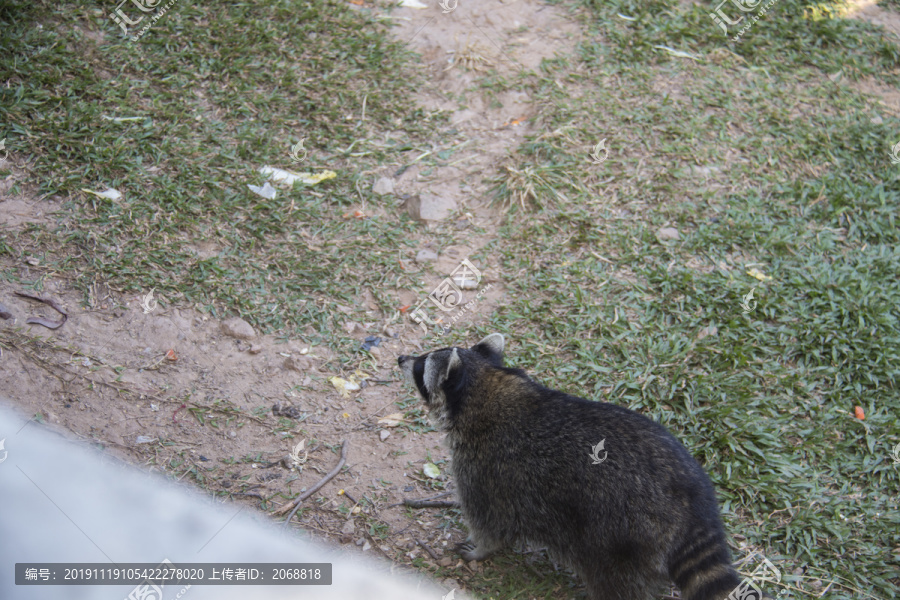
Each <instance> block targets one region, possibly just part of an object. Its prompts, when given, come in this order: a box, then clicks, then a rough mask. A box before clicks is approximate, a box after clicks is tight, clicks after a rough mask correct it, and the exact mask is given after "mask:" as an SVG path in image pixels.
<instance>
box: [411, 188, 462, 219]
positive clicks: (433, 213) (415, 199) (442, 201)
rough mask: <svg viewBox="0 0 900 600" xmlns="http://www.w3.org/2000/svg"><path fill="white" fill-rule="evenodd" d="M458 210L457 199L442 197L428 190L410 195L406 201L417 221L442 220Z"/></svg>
mask: <svg viewBox="0 0 900 600" xmlns="http://www.w3.org/2000/svg"><path fill="white" fill-rule="evenodd" d="M454 210H456V201H455V200H453V199H452V198H441V197H439V196H435V195H434V194H429V193H428V192H422V193H420V194H416V195H415V196H410V197H409V199H407V201H406V211H407V212H408V213H409V215H410V216H411V217H412V218H413V219H416V220H417V221H441V220H443V219H446V218H447V217H449V216H450V213H451V212H453V211H454Z"/></svg>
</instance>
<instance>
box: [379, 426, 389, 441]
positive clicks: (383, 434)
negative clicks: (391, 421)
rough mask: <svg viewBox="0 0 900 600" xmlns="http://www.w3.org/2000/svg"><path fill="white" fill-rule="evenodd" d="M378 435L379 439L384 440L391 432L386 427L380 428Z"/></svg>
mask: <svg viewBox="0 0 900 600" xmlns="http://www.w3.org/2000/svg"><path fill="white" fill-rule="evenodd" d="M378 437H380V438H381V441H382V442H383V441H384V440H386V439H388V438H389V437H391V432H390V431H388V430H387V429H382V430H381V433H379V434H378Z"/></svg>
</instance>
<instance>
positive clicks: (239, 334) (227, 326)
mask: <svg viewBox="0 0 900 600" xmlns="http://www.w3.org/2000/svg"><path fill="white" fill-rule="evenodd" d="M221 328H222V333H224V334H225V335H227V336H230V337H233V338H237V339H239V340H252V339H254V338H255V337H256V331H254V330H253V327H252V326H251V325H250V323H248V322H247V321H245V320H243V319H241V318H238V317H234V318H232V319H228V320H227V321H222V326H221Z"/></svg>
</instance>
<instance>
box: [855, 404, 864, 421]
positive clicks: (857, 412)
mask: <svg viewBox="0 0 900 600" xmlns="http://www.w3.org/2000/svg"><path fill="white" fill-rule="evenodd" d="M853 415H854V416H855V417H856V418H857V419H859V420H860V421H865V420H866V411H864V410H863V407H862V406H857V407H856V408H854V409H853Z"/></svg>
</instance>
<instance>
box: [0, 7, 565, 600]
mask: <svg viewBox="0 0 900 600" xmlns="http://www.w3.org/2000/svg"><path fill="white" fill-rule="evenodd" d="M375 10H378V11H380V12H385V14H390V15H391V18H392V19H394V20H395V21H396V22H397V24H398V27H397V28H395V32H396V35H397V36H398V38H399V39H403V40H408V43H409V44H410V46H411V47H412V48H413V49H414V50H416V51H417V52H419V53H421V54H422V56H423V58H424V60H423V63H422V66H421V68H423V69H425V70H427V71H428V73H429V74H430V81H431V86H430V87H429V88H428V89H424V90H422V91H421V92H420V93H419V95H418V97H417V98H416V101H417V102H419V103H420V104H421V105H423V106H424V107H426V108H428V109H441V110H446V111H449V112H451V113H452V117H451V121H452V122H453V123H454V125H455V127H456V128H457V130H458V131H459V139H460V141H461V142H462V141H466V142H467V144H466V145H465V146H464V149H465V151H464V152H462V153H461V154H459V159H458V160H456V161H455V163H454V164H451V165H450V166H447V167H442V168H440V169H438V170H436V171H434V172H432V173H431V174H430V175H428V176H427V177H426V176H424V175H422V174H421V173H420V172H419V169H418V168H416V167H413V168H411V169H409V170H408V171H407V172H406V173H405V174H404V176H403V177H402V178H401V180H400V181H399V182H398V184H397V186H396V189H395V191H396V193H397V194H398V195H399V194H405V193H416V192H420V191H429V192H431V193H436V194H439V195H442V196H445V197H452V198H454V199H455V200H456V201H457V203H458V205H459V207H460V210H459V212H460V213H469V215H468V218H469V219H470V220H472V221H474V222H475V223H476V224H477V225H479V226H480V227H483V228H484V229H486V230H487V232H488V234H487V235H484V236H482V237H481V238H477V237H472V238H468V239H467V241H466V244H467V245H466V246H456V247H452V248H445V249H444V250H443V253H442V255H441V256H440V257H439V259H438V261H437V262H436V263H434V264H433V268H431V269H430V271H429V272H430V277H431V281H430V283H434V284H436V283H437V282H438V281H439V280H440V279H441V278H443V277H444V276H446V273H448V272H450V271H451V270H452V269H453V268H454V267H455V266H456V265H457V264H458V263H459V261H460V260H461V259H462V258H464V257H466V256H468V255H469V254H471V253H472V252H474V251H476V250H478V249H479V248H481V247H483V246H484V245H485V244H486V243H487V242H488V241H489V240H491V239H492V238H493V237H495V235H494V234H495V232H496V228H497V225H498V223H499V215H498V214H497V212H496V211H495V210H493V209H492V208H491V207H490V206H488V205H487V203H486V201H485V200H484V199H485V198H486V197H487V186H488V183H487V182H486V179H488V178H489V177H490V176H491V174H493V173H496V172H497V170H498V169H499V168H500V166H501V165H502V163H503V160H504V158H505V156H506V154H507V153H508V152H511V151H512V150H514V149H515V148H516V147H517V146H518V145H519V143H520V142H521V140H522V139H523V137H524V136H525V135H526V134H527V133H529V132H531V130H532V129H531V127H532V126H531V124H530V121H529V119H531V118H532V117H534V116H536V115H537V114H538V113H539V111H540V107H538V106H535V105H534V104H532V102H531V99H530V98H529V97H528V96H527V94H526V93H525V92H521V91H512V90H507V91H502V92H500V93H498V94H496V95H495V96H490V97H488V96H486V95H485V93H484V92H482V91H481V90H479V88H478V84H479V82H480V81H481V79H482V78H483V77H484V76H485V73H486V71H485V70H484V67H489V66H494V67H496V68H497V69H498V70H499V71H500V73H501V74H504V75H509V76H511V75H512V74H514V73H515V71H517V70H520V69H522V68H528V69H533V68H535V67H537V66H538V64H539V63H540V61H541V59H543V58H552V57H553V56H554V53H567V52H570V51H571V49H572V48H573V47H574V44H575V41H576V40H577V37H578V35H579V30H578V28H577V27H576V26H574V25H573V24H572V23H571V22H569V21H567V20H566V19H565V17H564V16H563V15H562V14H561V12H560V11H559V10H558V9H556V8H554V7H551V6H547V5H544V4H541V3H540V2H537V1H535V0H518V1H513V2H500V1H497V0H492V1H485V2H482V3H479V4H478V5H477V6H475V3H471V2H467V3H460V5H459V6H458V8H456V9H455V10H454V11H453V12H451V13H449V14H442V13H441V10H440V8H439V7H436V6H435V7H431V8H429V9H427V10H416V9H412V8H402V9H399V10H393V11H391V12H389V13H388V12H387V11H383V10H382V9H375ZM8 160H9V161H10V163H11V164H13V165H14V170H13V173H12V175H10V176H9V177H8V178H7V179H6V180H5V181H0V222H3V223H5V224H6V230H5V231H6V233H7V234H9V238H8V239H10V240H16V239H17V236H18V235H19V234H21V233H22V232H23V231H24V230H25V228H26V227H27V226H29V224H34V223H43V224H48V225H51V224H52V223H53V222H54V221H55V220H57V219H63V218H65V217H64V215H54V211H55V210H57V209H58V207H59V206H60V201H61V200H60V199H59V198H45V199H37V198H38V196H37V194H36V192H35V190H36V187H37V186H36V182H34V181H32V180H30V179H29V174H28V171H27V169H26V168H25V167H26V166H27V165H24V164H20V163H19V162H17V157H16V156H10V157H9V159H8ZM10 163H7V166H9V164H10ZM392 170H393V169H392ZM387 174H389V171H388V170H386V171H385V173H383V174H382V175H387ZM376 178H377V177H376ZM373 181H374V179H373ZM14 186H18V189H19V190H20V192H19V193H17V194H15V195H13V194H12V190H13V189H15V188H14ZM441 226H443V225H441ZM20 239H24V236H23V237H22V238H20ZM420 241H421V247H422V248H426V247H428V246H429V244H430V243H431V242H432V239H431V236H430V234H429V229H428V228H427V227H424V226H423V228H422V234H421V240H420ZM201 250H203V249H198V252H199V251H201ZM494 260H495V259H493V258H488V260H487V261H486V264H482V265H478V266H479V268H480V269H481V270H482V273H483V275H484V278H483V280H482V282H481V287H482V288H483V287H485V286H486V285H487V284H491V288H490V290H489V291H488V292H487V293H486V295H485V297H484V299H483V300H482V301H481V302H479V303H478V304H477V305H476V306H475V307H474V308H473V309H472V310H471V312H468V313H466V314H465V315H464V316H462V317H461V318H460V320H459V321H458V322H457V323H456V324H454V327H459V328H467V327H470V326H471V325H473V324H476V323H479V322H483V320H484V319H485V318H486V315H488V314H490V312H491V311H492V310H493V309H494V307H495V306H496V305H497V303H498V302H499V301H500V300H501V298H502V296H503V293H504V292H503V282H502V280H501V278H500V276H499V271H498V270H497V269H496V265H495V264H494ZM3 267H4V269H8V270H10V271H13V272H15V271H17V272H18V273H19V275H20V276H21V278H22V279H24V280H35V279H38V278H40V279H41V280H42V282H43V286H44V287H43V290H42V291H41V292H40V294H42V295H44V296H46V297H52V298H53V299H55V300H57V301H58V302H59V303H60V304H62V305H63V307H64V308H65V310H66V311H67V313H68V321H67V322H66V323H65V324H64V325H62V327H60V328H59V329H56V330H50V329H47V328H44V327H43V326H41V325H35V324H25V319H26V318H27V317H29V316H36V315H43V316H45V317H48V318H51V319H56V318H58V315H57V314H56V312H55V311H54V310H53V309H52V308H50V307H49V306H47V305H44V304H40V303H38V302H36V301H34V300H29V299H26V298H22V297H19V296H16V295H15V292H16V291H25V290H17V289H16V288H15V287H14V286H13V285H11V284H10V283H8V282H0V303H2V304H4V305H5V306H6V307H7V308H8V309H9V310H10V312H11V313H12V314H13V315H14V319H11V320H5V321H4V320H0V339H3V340H4V341H5V342H6V343H7V344H8V347H7V349H6V350H5V351H4V352H3V353H2V356H0V389H2V390H3V395H4V396H5V397H6V398H7V399H8V400H10V401H11V402H12V403H13V404H14V405H15V406H16V407H17V408H18V409H19V410H21V411H22V412H23V413H25V414H26V415H27V416H29V417H32V416H33V417H34V418H35V420H37V421H39V422H42V423H44V424H45V425H46V426H48V427H51V428H55V429H60V430H64V431H66V432H68V433H69V434H71V435H75V436H77V437H79V438H82V439H85V440H91V441H92V442H96V443H97V444H99V445H102V446H103V447H106V448H108V449H109V450H110V451H111V452H113V453H114V454H117V455H119V456H121V457H123V458H125V459H126V460H128V461H130V462H132V463H134V464H138V465H141V466H143V467H145V468H149V469H150V470H160V469H162V470H164V471H166V472H168V473H170V474H173V475H174V476H175V477H176V478H178V479H180V480H183V481H192V482H193V483H195V484H197V485H200V486H201V487H203V488H205V489H208V490H209V491H210V492H214V493H219V494H221V495H226V494H231V495H232V496H233V498H234V499H235V500H236V501H238V502H246V503H250V504H251V505H253V506H254V507H257V508H259V509H260V510H266V511H269V510H274V509H276V508H277V507H278V506H280V505H281V504H283V502H284V498H283V497H282V496H281V495H280V494H284V495H285V496H287V495H293V494H297V493H298V492H300V491H301V490H303V489H305V488H307V487H310V486H312V485H313V484H315V483H316V482H317V481H318V480H319V479H320V478H321V477H322V476H323V474H325V473H327V472H328V471H329V470H330V469H331V468H332V467H333V466H334V464H335V463H336V462H337V456H338V449H339V447H340V445H341V442H342V441H343V440H347V442H348V444H349V453H348V461H347V465H348V467H349V468H348V469H346V470H345V471H344V472H342V473H341V474H339V475H338V476H337V477H336V478H335V479H334V480H332V482H331V483H329V484H327V485H326V486H325V487H324V488H322V490H321V491H320V492H318V493H317V494H316V495H315V496H314V498H312V499H310V500H307V501H306V502H305V503H304V507H307V508H306V509H305V510H304V511H301V512H300V513H298V517H296V518H295V521H296V522H298V523H300V524H302V526H303V527H304V528H305V529H307V530H309V531H310V532H312V533H313V534H317V535H320V536H322V537H326V538H329V539H330V540H331V541H333V542H342V543H347V544H349V543H356V544H357V545H360V546H362V548H363V550H365V551H367V552H375V553H381V554H383V555H384V556H386V557H388V558H390V559H392V560H395V561H399V562H405V563H409V562H411V561H412V560H413V559H414V558H417V557H421V558H424V559H425V560H426V561H427V562H430V563H440V564H441V565H443V566H452V565H457V566H459V567H460V568H463V569H469V568H479V567H478V566H477V565H462V564H460V563H459V559H458V558H457V556H456V555H455V554H454V553H453V552H452V547H453V545H454V544H455V543H456V542H459V541H461V540H462V539H463V537H464V532H463V531H462V530H460V529H459V528H457V527H455V526H453V527H450V528H449V529H442V528H440V527H438V524H439V522H440V518H441V517H440V513H437V512H435V511H428V510H424V511H414V513H415V517H414V518H410V516H409V514H410V513H408V512H407V510H406V509H404V508H403V507H402V506H392V505H393V504H394V503H398V502H402V500H403V499H405V498H421V497H424V496H428V495H431V494H432V493H433V488H434V485H433V483H430V482H429V481H428V480H427V478H426V477H425V476H424V475H423V474H422V467H423V465H424V463H425V462H426V460H428V459H429V458H430V460H432V461H433V462H437V463H439V464H440V463H441V461H443V460H446V459H447V454H446V452H445V450H444V449H443V448H442V447H441V446H440V436H439V435H438V434H437V433H434V432H428V433H417V432H415V431H414V430H413V429H417V428H418V429H420V430H421V429H422V428H421V426H416V425H414V426H413V427H412V428H409V427H406V426H404V425H400V426H397V427H388V426H384V425H382V424H379V422H378V420H379V418H380V417H382V416H385V415H387V414H390V413H397V412H399V411H400V409H399V408H398V406H397V404H396V402H398V401H401V400H403V399H406V398H410V397H411V391H410V390H408V389H407V388H406V387H405V386H404V385H403V384H402V383H401V382H400V381H399V372H398V370H397V368H396V357H397V355H399V354H403V353H418V352H419V351H421V350H424V349H426V348H427V347H432V346H435V345H440V344H441V342H440V340H439V339H438V340H435V339H433V338H431V339H428V340H426V339H425V336H424V334H423V332H422V330H421V329H420V328H419V327H418V326H416V325H415V324H413V323H411V322H410V321H409V320H408V319H407V318H406V317H400V318H398V316H399V315H385V314H382V313H381V312H380V311H379V310H378V309H377V308H376V305H375V304H374V303H373V302H371V301H369V300H368V299H366V298H365V297H362V298H360V299H359V306H356V307H348V306H340V305H338V306H335V310H337V311H339V312H341V313H343V314H344V315H345V316H346V323H345V328H346V331H348V332H349V333H350V334H351V335H352V336H353V337H355V338H357V339H359V340H360V342H362V341H363V339H364V338H365V337H366V336H379V337H381V338H382V339H383V340H384V341H383V343H382V344H381V345H380V346H379V347H377V348H375V349H374V350H373V351H372V352H371V357H369V356H367V355H366V353H364V352H362V351H359V352H358V353H357V355H356V356H352V357H346V356H345V357H340V356H337V355H336V354H335V353H334V352H333V351H332V350H330V349H329V348H327V347H324V346H314V345H312V344H311V343H310V341H309V340H310V339H312V338H313V337H315V332H314V331H307V332H305V333H306V334H307V336H308V337H305V336H304V335H299V336H297V337H295V338H293V339H290V340H283V339H276V338H275V337H273V336H267V335H258V336H257V337H256V338H255V339H251V340H249V341H247V340H239V339H236V338H234V337H231V336H228V335H226V334H224V333H223V331H222V328H221V323H220V321H218V320H217V319H215V318H210V317H209V316H208V315H206V314H203V313H201V312H199V311H197V310H195V309H194V308H193V307H191V306H178V307H176V308H166V309H163V308H162V307H160V306H156V307H155V308H154V309H153V310H150V311H149V312H146V311H145V310H144V309H143V308H142V304H141V303H142V300H143V299H144V294H134V293H123V292H121V291H119V290H114V289H110V288H108V287H106V286H105V285H103V284H95V285H94V286H92V288H91V293H90V294H89V297H88V298H84V297H83V296H82V295H81V294H80V293H79V292H77V291H76V289H75V286H74V284H73V283H74V282H73V281H71V280H70V279H69V278H67V276H66V274H64V273H58V272H50V271H48V270H47V269H46V268H45V267H44V265H43V264H42V260H41V257H40V254H39V253H37V252H35V253H34V256H33V257H31V258H30V259H28V260H27V262H26V263H25V264H20V265H13V264H9V263H6V264H3ZM441 274H443V275H441ZM147 291H149V290H147ZM424 292H425V290H397V292H396V294H397V302H398V305H403V304H410V303H413V302H414V301H417V299H419V298H421V297H424V296H423V293H424ZM467 299H468V298H467ZM152 306H153V305H152V303H150V304H149V305H148V306H147V308H151V307H152ZM167 306H168V304H167ZM471 341H473V342H474V341H476V340H471ZM251 346H258V348H256V347H254V348H253V352H251ZM341 358H344V359H351V360H349V363H350V364H354V365H360V366H359V368H360V370H361V371H363V372H364V373H365V375H366V376H367V377H368V379H367V381H366V382H365V383H364V384H363V385H364V386H365V387H363V388H362V389H361V390H359V391H354V392H350V395H349V397H342V395H341V394H340V393H338V391H337V390H336V389H335V387H334V385H333V384H332V383H331V381H330V377H332V376H333V375H334V373H335V372H340V365H341V364H342V363H341V360H340V359H341ZM353 374H354V373H353V370H350V371H347V372H344V373H343V374H342V376H343V377H344V378H345V379H346V378H349V377H351V376H352V375H353ZM276 402H280V403H282V404H283V405H284V406H285V407H287V406H290V407H292V408H294V409H296V413H295V414H294V416H295V417H296V418H290V417H276V416H274V415H273V414H272V407H273V405H274V404H275V403H276ZM382 431H387V432H389V433H390V435H389V436H388V437H387V438H386V439H384V440H382V439H381V435H382V434H381V432H382ZM300 440H305V443H306V446H305V448H306V450H307V451H308V452H309V454H308V457H307V458H306V460H305V462H303V463H302V464H301V465H299V466H297V465H292V463H291V460H290V459H289V458H286V457H287V456H288V455H289V454H290V452H291V450H292V449H293V448H294V447H295V445H296V444H297V443H298V442H299V441H300ZM300 457H301V458H302V457H303V454H302V453H301V455H300ZM282 459H284V460H282ZM289 467H290V468H289ZM442 470H445V469H443V468H442ZM441 477H442V478H445V477H446V475H443V474H442V475H441ZM340 490H345V492H346V495H340V494H339V491H340ZM364 497H365V498H366V499H367V502H365V503H364V506H363V507H360V508H361V510H358V511H357V510H355V509H354V510H352V512H350V513H349V517H348V513H347V509H352V507H354V506H355V502H356V501H360V500H362V499H363V498H364ZM351 498H352V500H351ZM341 507H343V508H344V510H343V511H342V510H340V508H341ZM373 525H374V526H376V529H377V528H383V531H382V533H383V534H384V535H383V536H381V537H380V536H377V535H375V536H373V535H372V534H371V529H370V527H371V526H373ZM417 540H418V541H419V542H422V543H424V544H425V545H426V546H428V548H429V549H430V550H431V551H432V552H433V553H434V554H435V556H436V557H437V560H435V559H434V558H432V557H431V556H430V555H429V554H428V553H427V551H426V550H424V549H423V548H422V547H421V546H420V545H418V544H417ZM370 548H371V549H370ZM444 583H445V585H447V586H448V587H455V588H457V589H461V588H462V586H461V585H459V583H458V582H454V581H445V582H444Z"/></svg>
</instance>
